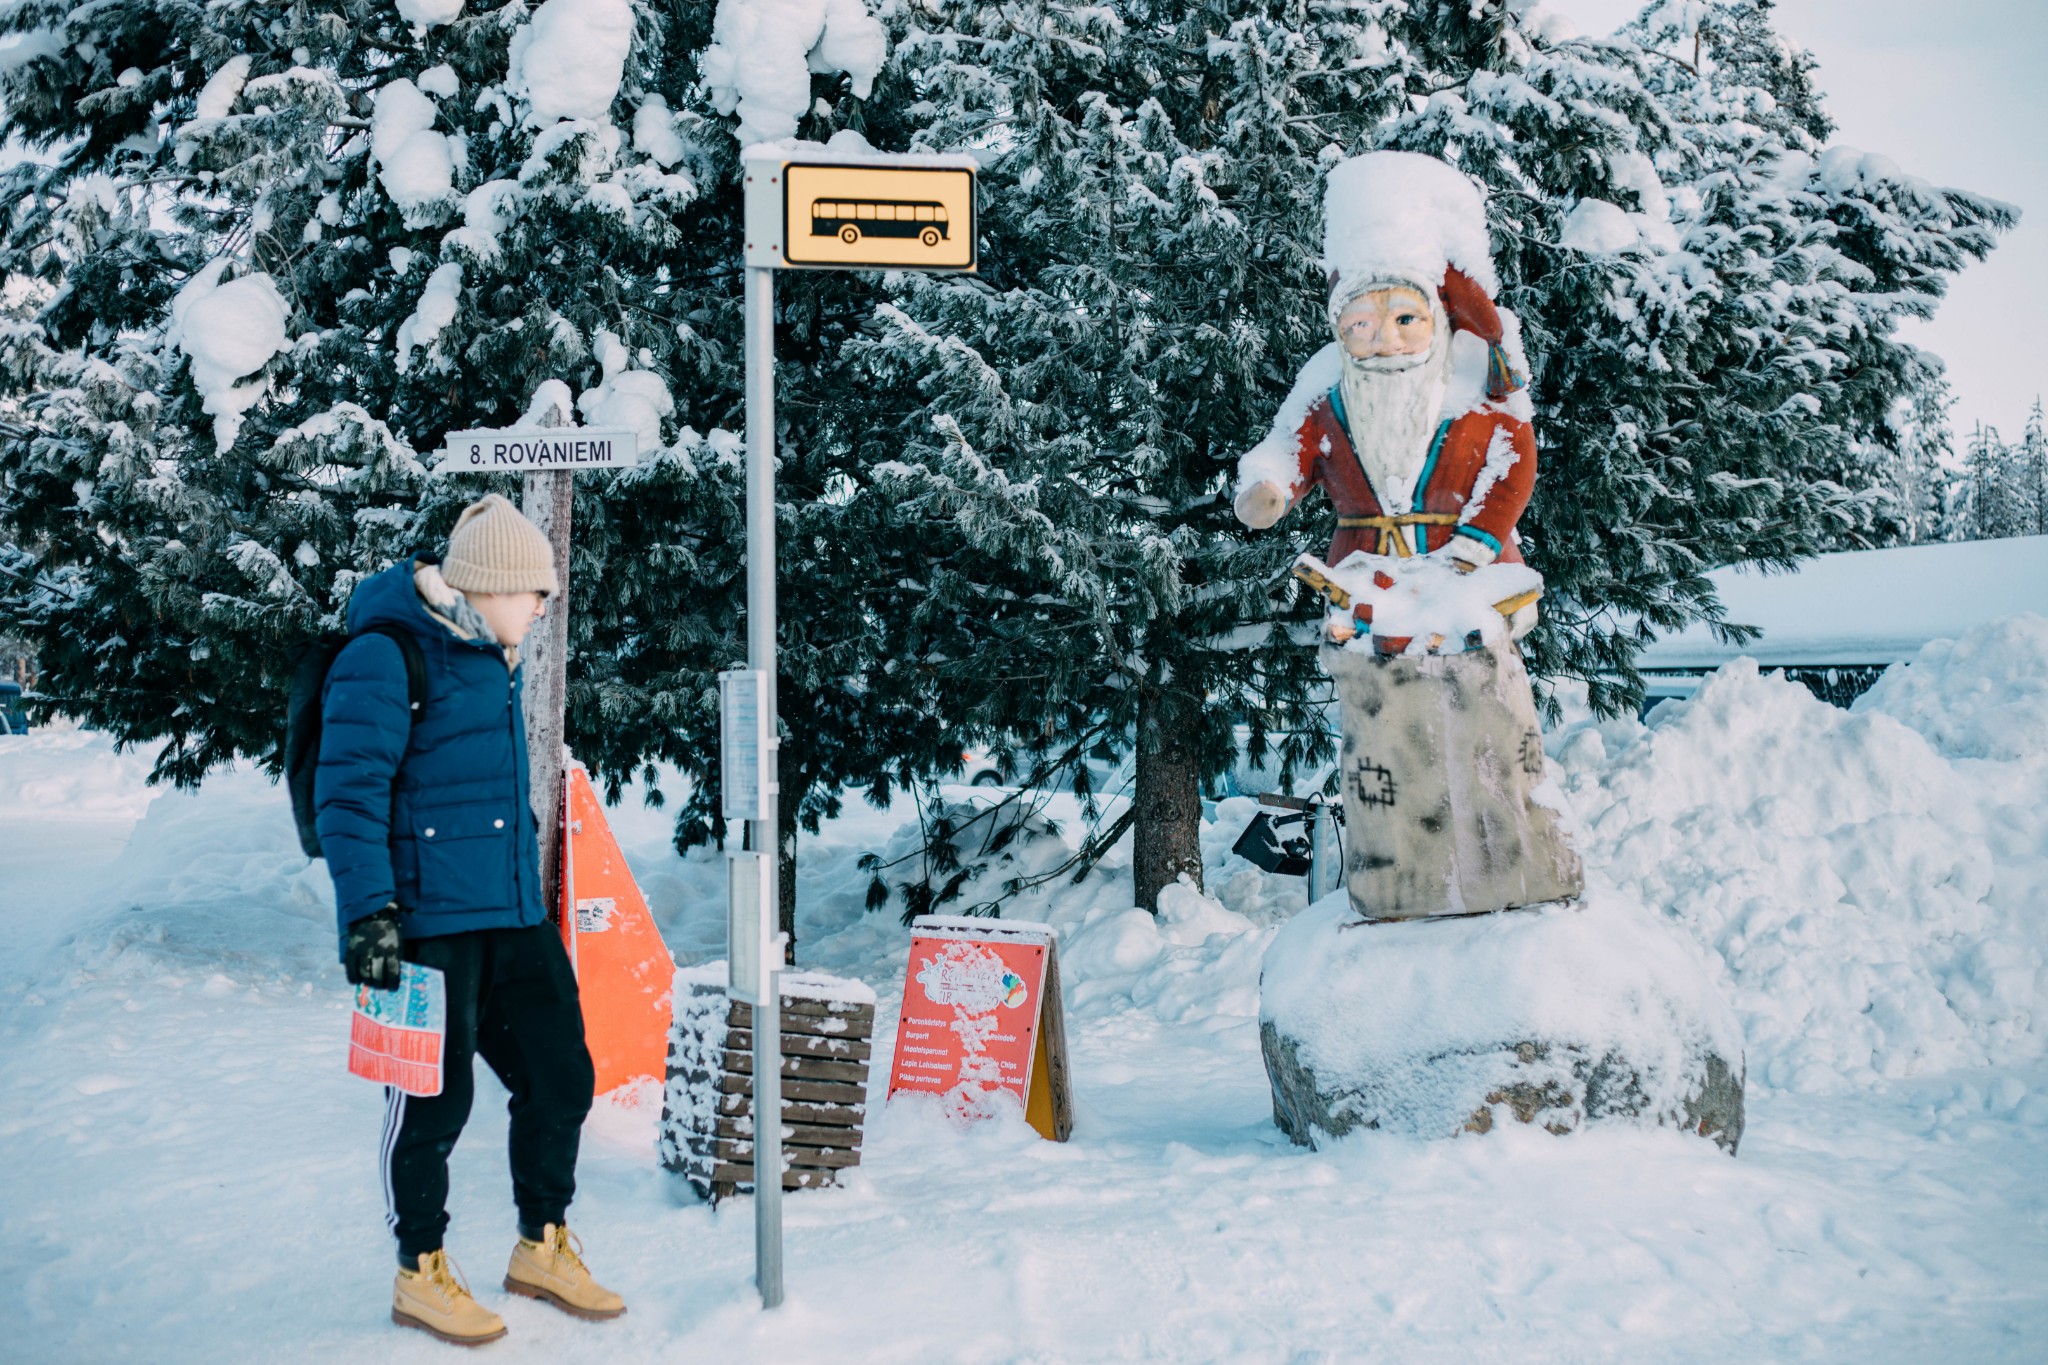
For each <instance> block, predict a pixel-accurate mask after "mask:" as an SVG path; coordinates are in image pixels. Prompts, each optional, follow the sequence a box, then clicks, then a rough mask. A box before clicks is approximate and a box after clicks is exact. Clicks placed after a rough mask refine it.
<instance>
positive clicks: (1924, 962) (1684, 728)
mask: <svg viewBox="0 0 2048 1365" xmlns="http://www.w3.org/2000/svg"><path fill="white" fill-rule="evenodd" d="M1926 660H1927V662H1928V663H1929V664H1930V666H1932V667H1934V668H1935V669H1937V670H1939V669H1941V668H1942V667H1943V666H1944V665H1945V664H1948V663H1949V662H1950V661H1957V660H1960V661H1965V662H1958V663H1957V664H1956V665H1955V667H1954V668H1953V669H1952V670H1950V671H1948V672H1947V673H1941V672H1937V674H1936V675H1935V677H1934V678H1933V679H1931V680H1930V679H1927V678H1923V677H1921V676H1920V675H1919V668H1920V665H1918V664H1916V665H1913V666H1912V667H1910V668H1908V669H1905V670H1903V671H1902V672H1900V673H1898V674H1895V676H1894V680H1893V681H1892V682H1891V683H1890V685H1889V686H1888V688H1887V691H1886V693H1885V694H1884V695H1882V696H1880V697H1878V698H1876V699H1874V700H1873V701H1871V702H1870V703H1868V704H1867V705H1866V706H1864V707H1863V708H1861V709H1860V710H1859V712H1858V713H1856V714H1853V715H1852V714H1849V713H1846V712H1843V711H1840V710H1837V709H1836V708H1834V707H1831V706H1828V705H1827V704H1825V703H1823V702H1820V701H1818V700H1816V699H1815V698H1814V697H1813V696H1812V695H1811V694H1810V693H1808V692H1807V691H1806V690H1805V689H1804V688H1802V687H1799V686H1798V685H1797V684H1794V683H1791V682H1787V681H1785V680H1783V679H1781V678H1767V677H1763V676H1761V675H1759V673H1758V671H1757V668H1756V665H1755V664H1754V663H1753V662H1750V661H1748V660H1741V661H1738V662H1736V663H1734V664H1731V665H1729V666H1728V667H1726V668H1724V669H1723V670H1722V671H1721V672H1720V673H1718V674H1716V675H1715V676H1714V677H1712V678H1710V679H1709V680H1708V681H1707V683H1706V684H1705V686H1703V687H1702V688H1701V689H1700V692H1699V693H1698V695H1697V696H1696V697H1695V698H1694V699H1693V700H1692V701H1690V702H1687V703H1670V702H1667V703H1665V704H1664V705H1662V706H1660V707H1659V708H1658V709H1657V711H1656V712H1655V713H1653V716H1652V723H1651V724H1650V725H1649V726H1648V727H1645V726H1643V725H1641V724H1638V723H1636V722H1635V721H1633V720H1616V721H1608V722H1604V723H1593V722H1590V721H1581V722H1579V723H1577V724H1574V725H1572V726H1569V727H1567V728H1566V729H1565V730H1564V731H1562V732H1561V733H1560V734H1558V735H1555V736H1553V737H1552V740H1551V743H1550V746H1549V747H1550V750H1551V753H1552V755H1553V757H1554V758H1555V759H1556V760H1557V762H1558V763H1559V765H1560V766H1561V767H1562V768H1563V771H1564V785H1565V789H1566V791H1567V793H1568V795H1569V799H1570V802H1571V805H1572V808H1573V810H1574V811H1575V812H1576V813H1577V816H1578V819H1579V822H1580V824H1581V826H1582V828H1581V831H1580V833H1579V834H1578V836H1577V841H1578V846H1579V851H1580V853H1581V854H1582V855H1583V856H1584V857H1585V859H1586V862H1587V864H1588V866H1589V868H1590V869H1591V870H1592V871H1593V872H1594V873H1595V874H1597V875H1602V876H1604V877H1605V878H1607V879H1608V880H1611V881H1613V882H1615V883H1618V884H1620V885H1621V887H1622V888H1623V889H1625V890H1626V891H1627V892H1628V893H1629V894H1630V895H1631V896H1633V897H1634V898H1636V899H1639V900H1641V901H1642V902H1643V903H1645V904H1647V905H1650V906H1653V907H1657V908H1659V909H1660V910H1662V911H1663V913H1664V914H1666V915H1667V916H1669V917H1670V918H1671V919H1672V920H1674V921H1675V922H1676V923H1678V924H1680V925H1682V926H1683V927H1685V928H1686V929H1687V930H1688V931H1689V932H1690V933H1691V934H1692V935H1693V936H1694V937H1695V938H1697V939H1698V940H1699V941H1700V942H1701V943H1703V944H1705V945H1707V946H1708V947H1710V948H1711V949H1713V950H1714V951H1715V953H1717V954H1718V955H1719V956H1720V958H1721V959H1722V961H1723V964H1724V966H1723V972H1724V978H1725V983H1726V987H1727V990H1728V994H1729V998H1730V1000H1731V1002H1732V1003H1733V1005H1734V1007H1735V1009H1736V1011H1737V1013H1738V1014H1739V1015H1740V1016H1741V1017H1742V1020H1743V1027H1744V1032H1745V1034H1746V1036H1747V1038H1748V1042H1749V1064H1750V1079H1751V1081H1752V1083H1757V1082H1762V1083H1763V1084H1766V1085H1769V1086H1773V1087H1778V1088H1789V1089H1793V1090H1799V1091H1832V1090H1837V1089H1840V1088H1843V1087H1845V1086H1850V1085H1865V1084H1869V1083H1872V1082H1874V1081H1877V1080H1878V1079H1880V1078H1885V1077H1901V1076H1911V1075H1917V1074H1922V1073H1925V1072H1930V1071H1937V1070H1942V1069H1947V1068H1956V1067H1977V1066H1986V1065H1995V1064H2004V1063H2010V1062H2013V1061H2017V1060H2022V1059H2027V1058H2032V1057H2036V1056H2038V1055H2039V1054H2040V1053H2041V1051H2042V1048H2043V1042H2044V1031H2043V1028H2042V1022H2043V1020H2044V1019H2048V1000H2044V988H2048V981H2044V978H2043V971H2042V968H2043V962H2044V959H2048V941H2044V937H2048V936H2044V926H2043V921H2042V917H2041V916H2040V915H2039V914H2038V912H2037V911H2036V910H2035V909H2034V900H2035V898H2036V897H2037V896H2038V895H2039V894H2040V892H2041V891H2042V890H2044V889H2048V866H2044V859H2043V856H2042V851H2043V849H2044V848H2048V763H2043V761H2042V758H2043V753H2044V751H2043V749H2042V748H2040V747H2036V748H2035V749H2034V750H2033V753H2032V761H2031V762H2026V763H2013V764H2011V765H2009V766H2006V767H2003V768H2000V767H1998V766H1997V765H1988V764H1983V763H1972V762H1971V761H1970V760H1963V761H1962V762H1960V763H1959V762H1954V761H1951V760H1950V759H1949V758H1948V757H1946V756H1944V755H1943V754H1942V753H1941V752H1939V751H1938V750H1937V749H1936V747H1935V746H1934V745H1933V744H1930V743H1929V742H1928V740H1927V739H1926V738H1924V737H1923V736H1922V735H1921V734H1919V733H1917V732H1915V731H1914V730H1912V729H1909V728H1907V726H1906V725H1904V724H1901V723H1900V722H1899V721H1898V720H1896V719H1894V718H1893V717H1892V716H1890V715H1886V714H1884V713H1883V712H1884V708H1886V707H1887V706H1892V707H1897V708H1898V709H1899V710H1900V711H1901V712H1902V713H1904V714H1905V715H1907V716H1908V717H1913V716H1915V715H1920V716H1921V717H1922V718H1923V720H1924V719H1928V718H1929V717H1933V718H1935V719H1936V720H1937V721H1938V722H1939V723H1940V724H1939V725H1938V726H1937V728H1940V726H1941V725H1945V723H1946V721H1947V719H1948V718H1947V717H1942V716H1940V715H1939V708H1940V707H1941V706H1942V705H1944V704H1946V703H1945V702H1944V701H1942V700H1936V698H1937V697H1939V698H1944V699H1950V700H1953V699H1970V698H1976V699H1977V700H1976V702H1975V705H1976V707H1977V709H1978V710H1979V712H1980V713H1982V714H1987V715H1988V714H1992V713H1994V712H1996V711H1997V710H1999V709H2001V707H2002V703H2001V702H1999V701H1998V700H1996V699H1995V697H1997V696H2003V697H2006V698H2011V697H2013V696H2015V695H2017V694H2020V693H2022V692H2024V691H2025V690H2027V689H2028V688H2030V687H2031V686H2033V684H2032V683H2031V682H2029V681H2008V679H2016V680H2031V679H2038V678H2039V677H2041V676H2042V675H2043V673H2044V672H2048V634H2044V633H2043V632H2042V631H2040V630H2038V629H2030V628H2028V627H2025V626H2019V627H2014V626H2012V625H2006V626H2001V627H1995V628H1989V629H1986V630H1981V631H1978V632H1973V633H1972V634H1971V635H1970V636H1966V637H1965V638H1964V639H1963V640H1961V641H1958V642H1956V644H1955V645H1953V646H1950V647H1946V648H1944V647H1943V646H1931V647H1930V648H1929V650H1928V651H1927V655H1926ZM1972 661H1973V662H1974V664H1975V665H1977V666H1989V667H1993V668H1997V669H1999V670H2001V671H2000V672H1999V673H1992V674H1986V673H1981V672H1975V671H1974V670H1973V668H1972V667H1971V662H1972ZM2006 669H2013V670H2015V671H2013V672H2009V673H2008V672H2004V671H2003V670H2006ZM1970 704H1971V703H1970V702H1969V701H1968V700H1965V702H1964V705H1965V706H1966V707H1967V706H1968V705H1970ZM1958 728H1959V730H1960V731H1961V732H1963V733H1968V732H1969V731H1968V726H1967V724H1965V725H1963V726H1959V727H1958Z"/></svg>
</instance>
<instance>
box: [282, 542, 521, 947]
mask: <svg viewBox="0 0 2048 1365" xmlns="http://www.w3.org/2000/svg"><path fill="white" fill-rule="evenodd" d="M416 567H417V565H416V564H415V563H413V562H408V563H404V564H399V565H396V566H394V567H392V568H389V569H386V570H385V571H384V572H382V573H380V574H375V575H373V576H371V577H369V578H366V579H364V580H363V581H362V582H361V583H360V584H358V585H357V587H356V590H355V593H354V595H353V596H351V597H350V598H349V604H348V629H349V633H350V634H351V635H356V636H357V637H358V638H357V639H355V640H353V641H351V642H350V643H349V644H348V645H347V646H346V647H345V648H343V650H342V651H341V653H340V654H338V655H337V656H335V660H334V664H333V666H332V668H330V669H329V671H328V674H327V690H326V695H325V698H324V700H323V704H322V707H321V712H320V764H319V767H318V769H317V771H316V773H315V776H314V780H313V805H314V810H315V821H316V823H317V825H318V827H319V830H320V846H321V848H322V850H323V851H324V853H325V856H326V858H327V869H328V871H329V873H331V874H332V876H333V878H334V900H335V910H336V912H337V914H338V916H339V918H340V927H341V933H342V936H343V937H344V938H346V936H347V932H348V926H349V925H351V924H353V923H354V922H355V921H357V920H359V919H361V918H363V916H365V915H372V914H375V913H376V912H377V911H379V910H382V909H383V908H384V907H385V906H386V905H388V904H390V903H391V902H392V901H394V900H395V901H397V902H398V905H399V908H400V910H401V912H402V914H401V917H400V920H399V924H400V932H401V933H403V934H404V935H405V936H406V937H408V938H437V937H440V936H442V935H444V934H459V933H464V932H466V931H468V930H471V929H508V928H518V927H523V926H526V925H532V924H539V923H540V922H541V921H542V920H544V919H545V918H546V917H547V915H546V911H545V909H544V908H543V907H542V905H541V892H540V841H539V838H538V837H537V833H536V829H535V825H534V819H533V808H532V806H531V805H530V804H529V802H528V796H527V764H526V721H525V717H524V716H523V715H522V713H521V707H520V687H521V679H520V676H519V673H518V672H517V671H515V670H511V669H508V668H507V667H506V664H505V654H504V651H503V650H502V649H500V648H499V647H498V646H497V645H495V644H492V643H490V642H488V641H479V640H465V639H463V638H461V637H460V636H458V635H456V634H455V632H454V631H452V630H450V629H449V628H448V626H447V625H446V624H444V623H443V622H442V621H441V619H440V618H439V617H436V616H434V615H433V614H432V613H430V612H428V610H427V608H426V606H425V604H424V603H422V602H421V601H420V598H419V593H418V591H417V590H416V589H415V588H414V586H413V571H414V569H415V568H416ZM390 623H395V624H397V625H399V626H401V627H403V628H404V629H406V630H408V631H410V632H412V634H414V635H415V636H417V637H418V638H419V642H420V652H421V654H422V655H423V656H424V657H425V660H426V666H427V669H426V672H427V701H426V705H425V706H424V707H422V708H421V710H420V712H419V714H418V715H417V716H414V717H412V718H411V721H410V724H408V716H407V712H408V710H409V709H410V703H409V701H408V699H407V694H406V679H405V659H404V657H403V656H402V655H401V654H400V653H399V649H398V646H397V644H396V643H394V642H393V641H392V640H390V639H388V638H386V637H385V636H383V635H363V634H361V632H362V631H363V630H364V629H366V628H367V627H369V626H372V625H382V624H390Z"/></svg>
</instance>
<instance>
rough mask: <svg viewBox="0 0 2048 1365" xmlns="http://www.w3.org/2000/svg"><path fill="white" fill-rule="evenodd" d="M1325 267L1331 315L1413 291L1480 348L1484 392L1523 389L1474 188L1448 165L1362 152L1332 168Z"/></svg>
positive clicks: (1326, 197) (1493, 395) (1493, 394)
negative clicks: (1403, 288) (1399, 286)
mask: <svg viewBox="0 0 2048 1365" xmlns="http://www.w3.org/2000/svg"><path fill="white" fill-rule="evenodd" d="M1323 265H1324V268H1325V269H1327V270H1328V271H1329V276H1330V316H1331V320H1332V325H1333V327H1334V324H1335V318H1336V315H1337V313H1338V311H1339V310H1341V309H1342V308H1343V306H1344V305H1345V304H1346V303H1348V302H1349V301H1350V300H1352V299H1353V298H1356V297H1357V296H1358V295H1359V294H1361V293H1364V292H1365V291H1366V290H1368V289H1374V288H1379V287H1383V286H1385V285H1388V284H1394V283H1403V284H1411V285H1414V286H1416V287H1418V288H1421V289H1423V290H1425V291H1430V292H1434V293H1435V294H1436V296H1437V298H1438V299H1439V300H1440V301H1441V302H1442V304H1443V309H1444V315H1445V316H1446V317H1447V318H1448V319H1449V321H1450V324H1451V327H1452V329H1453V330H1454V331H1459V332H1469V333H1471V334H1472V335H1473V336H1475V337H1477V338H1478V339H1479V340H1480V341H1483V342H1485V343H1486V346H1487V351H1488V362H1487V377H1486V395H1487V397H1488V398H1490V399H1494V400H1499V399H1502V398H1505V397H1506V396H1507V395H1508V394H1510V393H1512V392H1513V391H1514V390H1516V389H1518V388H1520V387H1521V386H1522V379H1521V376H1520V375H1518V374H1516V373H1515V368H1514V366H1513V365H1512V364H1511V363H1510V361H1509V358H1508V352H1507V348H1506V345H1505V336H1506V328H1505V325H1504V324H1503V323H1502V321H1501V314H1500V310H1499V308H1497V307H1496V306H1495V305H1494V301H1493V300H1494V296H1495V295H1496V294H1497V293H1499V292H1500V277H1499V276H1498V275H1496V274H1495V273H1494V269H1493V254H1492V243H1491V241H1490V240H1489V238H1488V236H1487V232H1486V204H1485V201H1484V200H1483V199H1482V198H1481V197H1480V192H1479V187H1478V186H1477V185H1475V184H1474V183H1473V182H1472V180H1471V179H1470V178H1469V177H1467V176H1466V175H1464V174H1463V173H1462V172H1460V171H1458V170H1457V169H1456V168H1454V167H1453V166H1451V165H1449V164H1448V163H1447V162H1443V161H1439V160H1438V159H1437V158H1435V157H1433V156H1421V155H1418V154H1416V153H1414V152H1367V153H1365V154H1364V155H1363V156H1354V157H1352V158H1350V159H1349V160H1347V161H1341V162H1339V163H1338V164H1337V165H1336V166H1335V167H1333V168H1332V169H1331V171H1330V178H1329V181H1328V183H1327V184H1326V185H1325V187H1324V190H1323Z"/></svg>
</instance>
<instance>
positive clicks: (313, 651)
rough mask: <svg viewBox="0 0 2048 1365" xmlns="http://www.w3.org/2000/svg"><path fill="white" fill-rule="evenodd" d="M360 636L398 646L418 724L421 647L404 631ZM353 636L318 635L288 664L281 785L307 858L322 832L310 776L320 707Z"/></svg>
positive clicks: (423, 675) (386, 629)
mask: <svg viewBox="0 0 2048 1365" xmlns="http://www.w3.org/2000/svg"><path fill="white" fill-rule="evenodd" d="M362 634H363V635H382V636H384V637H385V638H386V639H388V640H390V641H391V642H392V643H393V644H395V645H397V646H398V652H399V654H400V655H402V656H403V657H404V659H405V694H406V699H407V700H408V701H409V702H410V703H411V711H410V714H409V716H408V719H409V720H417V719H418V718H419V714H420V708H421V707H422V706H425V705H426V704H427V659H426V656H425V655H424V654H422V653H421V652H420V642H419V640H418V639H417V638H415V637H414V635H413V633H412V632H411V631H409V630H407V629H406V628H405V627H403V626H397V625H384V626H370V627H368V628H366V629H365V630H364V631H363V632H362ZM360 638H361V636H357V635H322V636H321V637H320V638H319V639H317V640H314V641H313V642H312V643H310V644H308V645H306V646H304V647H303V648H301V649H300V650H299V652H298V655H297V657H296V658H294V659H293V660H292V694H291V702H290V704H289V705H288V706H287V707H286V710H285V721H284V780H285V785H286V786H287V787H289V788H290V789H291V794H292V819H293V821H295V822H296V823H297V824H298V827H299V847H300V848H302V849H304V850H306V856H307V857H308V858H317V857H319V856H320V831H319V830H318V829H316V828H315V827H314V810H313V774H314V771H315V770H316V769H318V768H319V766H320V703H321V700H322V698H323V695H324V694H325V693H326V691H327V672H328V670H329V669H331V668H333V667H334V661H335V659H336V658H337V657H339V655H340V654H341V651H342V650H344V649H346V648H347V647H348V645H349V642H350V641H352V640H356V639H360Z"/></svg>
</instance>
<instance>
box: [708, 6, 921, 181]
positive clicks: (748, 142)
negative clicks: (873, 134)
mask: <svg viewBox="0 0 2048 1365" xmlns="http://www.w3.org/2000/svg"><path fill="white" fill-rule="evenodd" d="M888 55H889V39H888V35H887V34H885V33H884V32H883V31H882V26H881V24H880V23H878V22H877V21H876V19H875V17H874V16H873V15H871V14H869V13H868V12H867V8H866V6H864V5H863V4H862V3H861V0H718V15H717V17H716V18H714V19H713V20H712V22H711V46H710V47H708V48H706V49H704V66H703V72H704V86H705V88H706V89H707V90H708V91H709V92H710V94H711V103H712V104H713V105H714V106H715V107H716V108H717V110H718V112H719V113H721V114H730V113H732V112H733V111H734V110H738V111H739V116H740V124H739V127H738V128H736V129H735V130H734V134H733V135H734V136H735V137H737V138H738V139H739V141H740V145H741V146H743V147H749V146H752V145H753V144H755V143H757V142H777V141H780V140H782V139H783V138H790V137H795V136H796V125H797V120H798V119H800V118H802V117H803V116H804V113H805V112H806V111H807V110H808V109H809V108H810V107H811V73H813V72H817V73H818V74H820V75H829V74H831V73H833V72H835V71H838V72H844V73H845V74H847V75H848V76H851V77H852V78H853V95H854V98H855V99H866V98H867V97H868V92H869V91H870V90H871V89H873V88H874V83H875V77H876V76H877V75H879V74H881V70H882V63H883V61H884V60H886V59H887V57H888Z"/></svg>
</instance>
